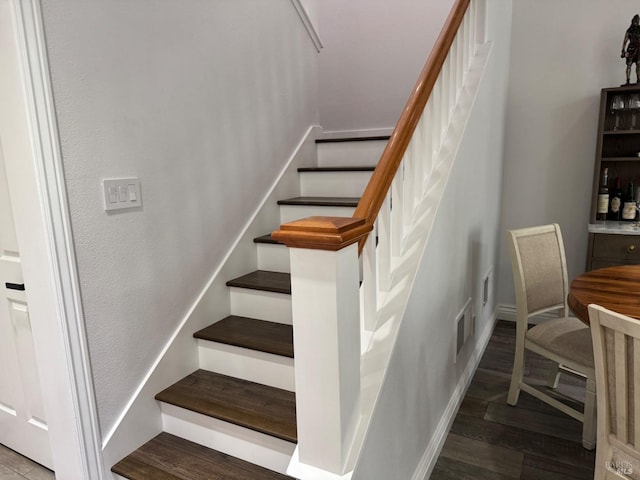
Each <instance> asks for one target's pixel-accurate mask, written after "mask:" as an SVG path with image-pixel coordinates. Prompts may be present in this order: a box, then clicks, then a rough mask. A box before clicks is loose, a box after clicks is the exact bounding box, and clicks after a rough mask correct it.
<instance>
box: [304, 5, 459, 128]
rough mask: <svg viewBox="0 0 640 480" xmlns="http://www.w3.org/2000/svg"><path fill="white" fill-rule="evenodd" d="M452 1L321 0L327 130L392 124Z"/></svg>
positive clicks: (322, 89) (322, 111)
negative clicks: (346, 0)
mask: <svg viewBox="0 0 640 480" xmlns="http://www.w3.org/2000/svg"><path fill="white" fill-rule="evenodd" d="M452 4H453V0H431V1H428V2H425V1H423V0H394V1H393V2H390V1H389V0H350V1H348V2H345V1H344V0H320V1H318V2H316V9H317V12H318V18H319V20H318V22H319V32H320V37H321V38H322V41H323V43H324V49H323V50H322V51H321V52H320V60H319V79H320V86H319V92H320V94H319V99H320V120H321V124H322V126H323V128H324V130H325V132H326V131H342V130H347V131H352V130H368V129H380V128H390V127H394V126H395V124H396V121H397V120H398V117H399V116H400V113H401V112H402V108H403V107H404V105H405V103H406V101H407V99H408V98H409V93H410V92H411V89H412V88H413V86H414V84H415V81H416V79H417V78H418V74H419V73H420V71H421V70H422V67H423V65H424V63H425V61H426V60H427V56H428V54H429V52H430V51H431V47H432V46H433V44H434V43H435V40H436V38H437V36H438V33H439V32H440V30H441V28H442V24H443V23H444V21H445V19H446V17H447V15H448V13H449V10H450V9H451V5H452Z"/></svg>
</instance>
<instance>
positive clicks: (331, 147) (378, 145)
mask: <svg viewBox="0 0 640 480" xmlns="http://www.w3.org/2000/svg"><path fill="white" fill-rule="evenodd" d="M386 146H387V141H386V140H367V141H362V140H361V141H357V142H329V143H318V166H319V167H369V166H372V165H373V166H375V165H377V163H378V160H380V156H381V155H382V152H383V151H384V148H385V147H386Z"/></svg>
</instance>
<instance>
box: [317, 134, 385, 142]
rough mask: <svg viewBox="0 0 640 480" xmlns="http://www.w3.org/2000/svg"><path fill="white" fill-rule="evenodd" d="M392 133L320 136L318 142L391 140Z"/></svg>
mask: <svg viewBox="0 0 640 480" xmlns="http://www.w3.org/2000/svg"><path fill="white" fill-rule="evenodd" d="M390 138H391V135H379V136H374V137H347V138H318V139H316V143H338V142H370V141H378V140H389V139H390Z"/></svg>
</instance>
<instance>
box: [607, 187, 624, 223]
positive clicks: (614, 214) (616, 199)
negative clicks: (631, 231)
mask: <svg viewBox="0 0 640 480" xmlns="http://www.w3.org/2000/svg"><path fill="white" fill-rule="evenodd" d="M621 214H622V189H621V187H620V177H618V178H616V187H615V188H614V189H613V191H612V192H611V193H610V194H609V213H608V215H607V220H620V218H621Z"/></svg>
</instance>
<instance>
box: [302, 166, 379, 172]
mask: <svg viewBox="0 0 640 480" xmlns="http://www.w3.org/2000/svg"><path fill="white" fill-rule="evenodd" d="M375 169H376V167H300V168H298V172H373V171H374V170H375Z"/></svg>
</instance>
